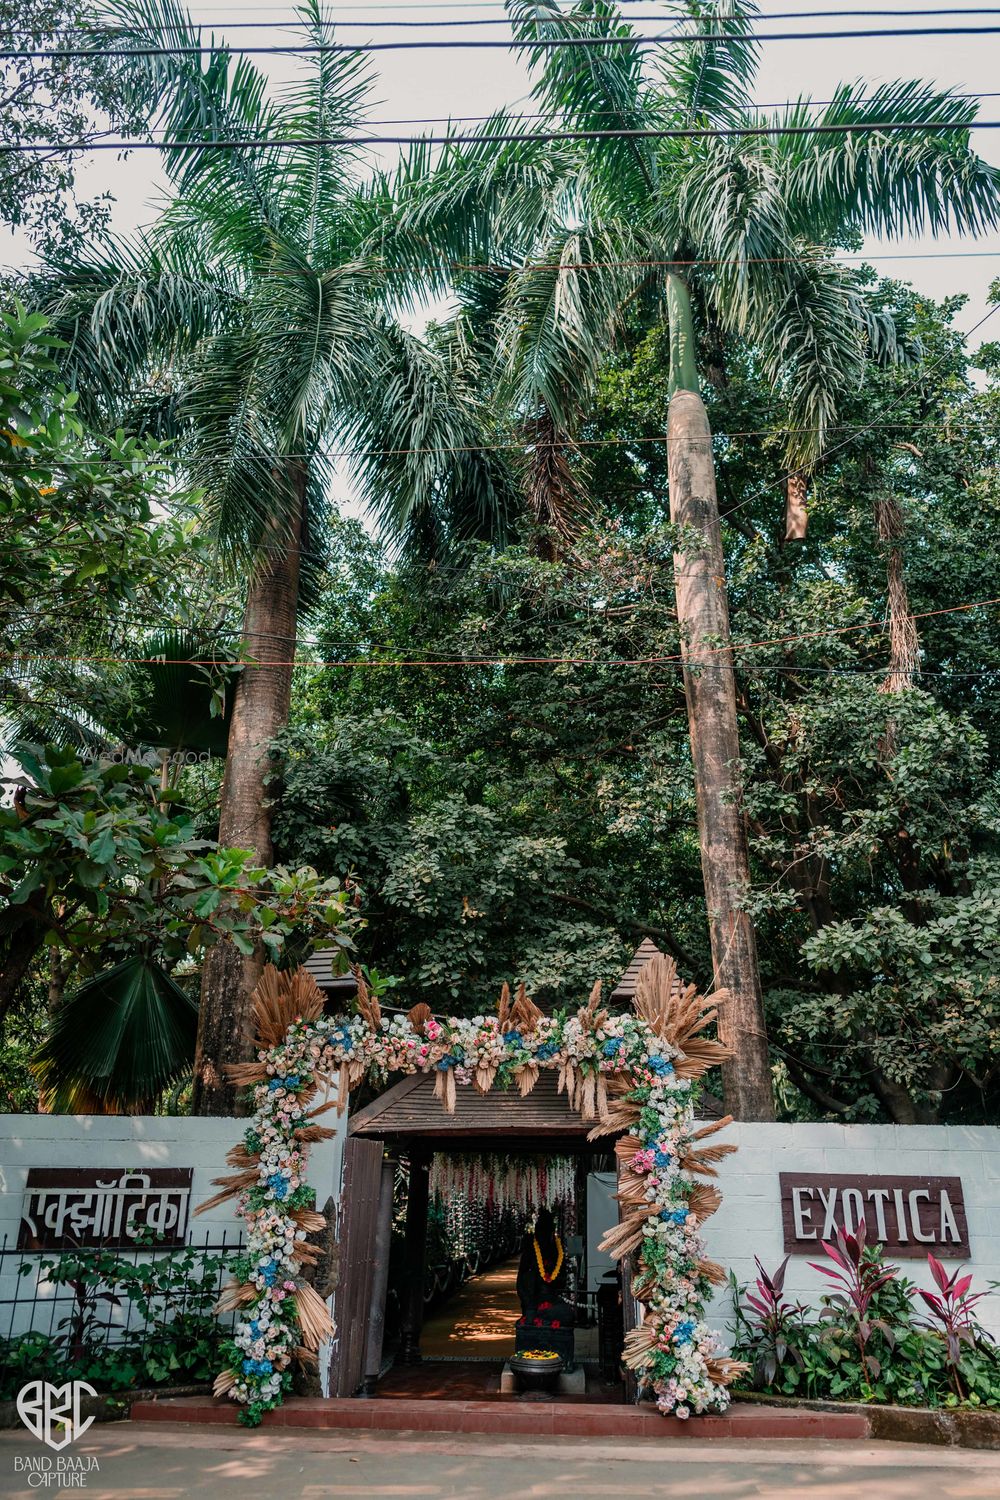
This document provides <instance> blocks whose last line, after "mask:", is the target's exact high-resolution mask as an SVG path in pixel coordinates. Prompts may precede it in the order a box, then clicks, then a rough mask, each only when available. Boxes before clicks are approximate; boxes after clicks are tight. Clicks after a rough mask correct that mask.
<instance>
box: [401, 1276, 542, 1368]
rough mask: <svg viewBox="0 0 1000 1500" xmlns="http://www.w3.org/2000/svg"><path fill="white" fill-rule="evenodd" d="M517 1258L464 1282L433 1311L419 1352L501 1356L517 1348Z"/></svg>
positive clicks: (433, 1356)
mask: <svg viewBox="0 0 1000 1500" xmlns="http://www.w3.org/2000/svg"><path fill="white" fill-rule="evenodd" d="M520 1312H521V1309H520V1307H519V1306H518V1301H517V1260H516V1259H515V1260H508V1261H504V1263H503V1264H502V1265H500V1266H494V1267H493V1269H492V1271H486V1272H485V1273H484V1274H483V1275H482V1276H474V1277H473V1278H472V1280H471V1281H467V1282H465V1284H464V1286H462V1287H461V1288H460V1289H459V1290H458V1291H457V1292H456V1293H455V1295H454V1297H449V1299H448V1301H447V1302H444V1303H442V1304H441V1306H440V1307H438V1308H436V1309H435V1311H434V1312H432V1313H431V1314H430V1316H429V1317H428V1318H427V1320H426V1322H425V1323H424V1327H423V1332H422V1333H421V1335H420V1352H421V1353H422V1354H424V1355H425V1356H426V1357H427V1358H429V1359H441V1358H443V1357H450V1358H452V1359H482V1358H485V1359H499V1360H500V1361H501V1362H502V1361H503V1360H504V1359H506V1357H507V1355H508V1354H511V1353H513V1350H514V1324H515V1323H516V1322H517V1320H518V1317H519V1316H520Z"/></svg>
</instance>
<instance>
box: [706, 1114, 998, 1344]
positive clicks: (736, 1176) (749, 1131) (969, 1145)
mask: <svg viewBox="0 0 1000 1500" xmlns="http://www.w3.org/2000/svg"><path fill="white" fill-rule="evenodd" d="M715 1141H718V1142H720V1144H721V1143H722V1142H723V1141H728V1142H730V1143H732V1144H733V1145H735V1146H738V1148H739V1149H738V1151H737V1152H736V1153H735V1154H734V1155H732V1156H727V1157H726V1158H725V1159H724V1160H723V1161H722V1162H720V1163H719V1166H718V1172H719V1176H718V1186H719V1188H720V1190H721V1192H722V1206H721V1208H720V1209H719V1210H718V1212H717V1213H715V1214H713V1215H712V1217H711V1218H710V1219H709V1220H708V1221H707V1222H706V1224H705V1229H704V1238H705V1242H706V1245H707V1247H708V1253H709V1255H710V1257H711V1258H712V1260H715V1261H719V1262H720V1263H721V1264H722V1265H724V1266H725V1267H726V1270H727V1271H728V1270H732V1271H733V1272H734V1273H735V1275H736V1278H737V1280H738V1281H739V1282H740V1283H741V1284H744V1283H746V1282H748V1281H750V1282H752V1281H753V1279H754V1277H755V1275H756V1271H755V1268H754V1256H757V1257H758V1258H759V1260H760V1262H761V1264H762V1265H763V1267H764V1269H765V1271H767V1272H768V1273H770V1272H772V1271H774V1270H776V1269H777V1267H778V1266H779V1265H780V1264H781V1261H782V1260H783V1259H784V1256H785V1250H784V1242H783V1235H782V1225H781V1196H780V1190H779V1183H778V1174H779V1173H780V1172H803V1173H807V1174H808V1173H815V1174H817V1175H822V1174H825V1173H858V1174H860V1175H862V1176H883V1177H886V1176H894V1175H897V1174H898V1175H899V1176H901V1177H919V1176H924V1175H927V1176H932V1177H959V1178H961V1181H962V1190H963V1194H964V1198H965V1213H966V1218H967V1221H968V1227H969V1245H970V1248H971V1251H972V1254H971V1256H970V1257H969V1258H968V1259H967V1260H966V1259H965V1258H963V1259H962V1260H955V1259H953V1258H951V1257H949V1256H948V1255H947V1254H946V1253H945V1252H943V1251H941V1250H940V1249H935V1251H934V1253H935V1255H937V1257H938V1258H939V1259H940V1260H942V1261H943V1262H944V1264H945V1266H946V1267H947V1268H948V1271H949V1274H950V1272H951V1271H953V1270H955V1268H956V1267H957V1266H958V1265H961V1264H966V1265H967V1266H968V1268H969V1269H970V1270H971V1271H973V1272H974V1274H975V1281H974V1283H973V1289H974V1290H978V1291H985V1290H986V1289H987V1284H988V1283H989V1282H990V1281H1000V1129H997V1128H996V1127H993V1126H963V1125H943V1126H938V1125H812V1124H801V1125H754V1124H743V1123H740V1124H734V1125H730V1126H728V1127H727V1128H726V1129H725V1130H723V1131H720V1132H719V1134H718V1135H717V1136H713V1137H712V1142H713V1143H714V1142H715ZM870 1233H871V1231H870V1229H869V1234H870ZM816 1252H818V1253H814V1254H810V1255H808V1256H806V1255H799V1254H795V1255H792V1257H791V1258H790V1260H789V1262H788V1271H787V1274H786V1278H785V1292H786V1295H788V1296H790V1297H791V1298H792V1299H793V1300H797V1299H801V1300H802V1301H803V1302H806V1303H809V1304H810V1305H816V1303H817V1300H818V1297H819V1294H820V1293H821V1292H822V1291H825V1290H831V1289H832V1288H831V1284H830V1283H829V1282H828V1281H827V1279H826V1277H824V1276H821V1275H820V1274H819V1272H818V1271H813V1270H811V1269H810V1266H809V1261H810V1260H814V1261H822V1260H823V1259H824V1256H823V1252H822V1248H821V1246H820V1245H819V1244H818V1243H817V1245H816ZM887 1259H889V1260H890V1261H892V1262H893V1263H894V1264H896V1265H898V1266H899V1267H900V1268H901V1270H902V1272H903V1274H904V1275H905V1276H907V1277H909V1279H910V1280H911V1281H914V1282H916V1284H917V1285H918V1286H923V1287H926V1288H927V1289H928V1290H931V1289H933V1282H932V1281H931V1278H930V1276H929V1273H928V1270H927V1261H926V1258H922V1259H920V1260H911V1259H905V1260H902V1259H898V1258H896V1257H893V1256H892V1255H891V1254H889V1255H888V1256H887ZM978 1315H979V1318H980V1321H981V1322H982V1323H983V1324H984V1326H985V1327H987V1328H988V1329H989V1330H990V1332H991V1333H992V1334H993V1335H994V1337H996V1338H1000V1291H998V1292H996V1293H994V1294H992V1295H991V1296H989V1297H987V1298H985V1299H984V1301H982V1302H981V1303H980V1304H979V1307H978ZM730 1318H731V1298H730V1294H729V1290H728V1288H723V1289H722V1290H721V1292H720V1293H719V1294H718V1295H717V1296H716V1298H715V1300H714V1302H713V1305H712V1312H711V1316H710V1321H711V1322H712V1323H713V1324H714V1325H715V1326H716V1327H719V1328H722V1327H724V1326H725V1325H726V1323H727V1322H728V1321H729V1320H730Z"/></svg>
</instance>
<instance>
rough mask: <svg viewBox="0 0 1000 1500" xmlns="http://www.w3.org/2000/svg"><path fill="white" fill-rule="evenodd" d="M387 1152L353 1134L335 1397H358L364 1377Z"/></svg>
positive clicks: (340, 1236) (344, 1207)
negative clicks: (385, 1154)
mask: <svg viewBox="0 0 1000 1500" xmlns="http://www.w3.org/2000/svg"><path fill="white" fill-rule="evenodd" d="M382 1154H383V1146H382V1142H381V1141H373V1140H364V1139H362V1138H361V1137H355V1136H348V1138H347V1142H346V1145H345V1147H344V1173H343V1179H342V1185H341V1190H340V1209H339V1211H338V1214H337V1240H338V1244H339V1247H340V1279H339V1281H338V1284H337V1290H336V1292H335V1293H334V1299H333V1318H334V1322H335V1324H336V1332H335V1334H334V1336H333V1348H332V1353H331V1357H330V1395H331V1396H353V1395H354V1393H355V1391H356V1390H357V1389H358V1387H359V1386H360V1385H361V1384H362V1382H363V1380H364V1375H365V1351H366V1347H367V1342H368V1318H369V1314H370V1311H371V1298H372V1282H373V1281H374V1277H375V1231H376V1227H377V1223H378V1204H379V1188H380V1185H381V1181H382Z"/></svg>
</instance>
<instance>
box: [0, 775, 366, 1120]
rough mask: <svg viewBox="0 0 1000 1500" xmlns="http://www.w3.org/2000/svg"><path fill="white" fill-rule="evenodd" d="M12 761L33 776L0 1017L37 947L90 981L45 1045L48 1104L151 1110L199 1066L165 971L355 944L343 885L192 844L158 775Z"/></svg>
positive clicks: (17, 834) (14, 831)
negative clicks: (203, 961)
mask: <svg viewBox="0 0 1000 1500" xmlns="http://www.w3.org/2000/svg"><path fill="white" fill-rule="evenodd" d="M19 758H20V761H21V763H22V766H23V768H24V773H25V774H24V775H23V776H22V777H21V778H15V782H16V786H15V796H14V802H13V805H12V806H10V807H3V808H0V1021H3V1020H5V1019H6V1017H7V1015H8V1013H9V1012H10V1010H11V1007H12V1006H13V1005H14V1004H15V1001H16V1000H17V998H18V995H19V991H20V988H21V985H22V982H23V980H24V979H25V976H26V975H27V974H28V971H29V967H30V965H31V963H32V961H33V959H34V958H35V957H36V955H37V954H38V953H39V951H40V949H41V948H42V947H43V945H45V946H47V947H50V948H52V949H56V950H60V951H62V952H63V953H64V954H65V955H66V956H67V958H68V960H69V969H70V972H75V974H76V976H77V978H78V979H83V980H84V981H85V983H84V985H83V987H82V989H81V991H80V992H79V993H78V995H77V996H76V997H75V999H74V1000H73V1001H70V1002H66V1016H65V1017H63V1015H62V1012H57V1017H56V1026H55V1028H54V1030H52V1032H51V1033H50V1035H49V1036H48V1038H47V1040H46V1042H45V1045H44V1047H43V1052H42V1055H43V1056H44V1058H45V1063H46V1067H45V1083H46V1088H47V1089H48V1090H49V1091H52V1090H54V1091H55V1097H57V1098H60V1097H63V1095H65V1097H66V1098H68V1099H72V1098H74V1097H75V1098H77V1099H79V1095H80V1090H81V1089H82V1090H83V1091H84V1093H85V1095H89V1096H94V1095H97V1096H100V1097H101V1098H103V1099H104V1100H105V1101H110V1102H114V1103H116V1104H118V1105H119V1106H121V1104H122V1102H123V1101H124V1100H126V1099H131V1100H132V1102H133V1103H135V1102H137V1101H138V1102H142V1103H148V1102H149V1100H150V1099H151V1097H154V1096H155V1095H156V1094H157V1093H158V1092H159V1091H160V1090H162V1088H163V1087H164V1086H165V1085H166V1084H167V1083H168V1082H170V1081H171V1080H172V1079H173V1078H174V1077H175V1076H176V1074H177V1071H178V1068H179V1067H180V1066H181V1064H182V1063H187V1064H188V1065H190V1062H191V1056H192V1052H193V1043H194V1034H193V1030H190V1021H191V1020H193V1017H194V1007H193V1005H191V1004H190V1003H189V1002H187V1000H186V997H185V996H184V994H183V992H182V991H179V990H178V989H177V986H176V985H174V984H173V982H172V981H171V980H170V979H169V977H168V973H167V970H169V969H171V968H173V967H174V966H175V965H176V964H178V963H179V962H181V961H186V960H188V959H190V958H199V957H200V956H201V955H202V954H203V953H204V952H205V951H207V950H210V949H211V947H212V946H213V945H214V944H215V943H217V942H219V941H227V942H230V943H232V944H233V946H234V947H236V949H237V950H238V951H239V952H241V953H244V954H251V953H253V951H254V950H255V948H256V947H257V946H261V947H263V948H264V949H265V951H267V953H268V954H269V955H270V957H271V958H272V959H273V960H275V961H277V962H279V963H280V962H283V961H284V959H285V955H286V952H287V953H290V954H291V955H293V956H294V955H301V953H302V952H303V951H304V949H305V948H307V947H308V946H309V944H310V943H311V942H312V941H314V940H321V941H322V942H323V944H324V946H328V945H331V944H332V945H333V946H335V947H339V948H340V949H342V950H346V949H349V948H350V947H351V945H352V939H351V933H352V930H353V929H354V928H355V927H356V925H357V917H356V914H355V909H354V906H353V904H352V897H351V894H350V890H349V888H348V886H347V885H346V884H345V883H343V882H342V881H340V880H338V879H336V878H335V877H330V878H327V879H321V878H320V877H319V876H318V875H317V874H316V872H315V871H314V870H310V869H308V868H300V869H296V870H286V869H283V868H281V867H276V868H275V869H272V870H264V869H261V868H260V867H259V866H258V865H256V864H255V863H254V858H253V854H252V852H251V851H249V850H244V849H233V848H220V847H219V846H218V845H216V844H215V843H214V842H212V841H210V840H206V839H203V838H200V837H198V833H197V829H196V827H195V825H194V821H193V819H192V817H191V815H190V813H188V812H186V811H185V809H184V808H183V804H182V803H181V801H180V794H179V793H178V792H177V791H176V790H173V789H166V790H165V789H164V788H163V787H162V786H160V785H159V779H158V777H157V775H156V772H155V770H154V769H153V768H152V767H148V766H127V765H121V764H117V765H115V764H109V763H107V762H94V761H88V760H86V759H81V758H80V757H78V756H77V755H76V754H74V752H73V751H71V750H62V751H60V750H58V749H56V748H54V747H49V749H48V750H47V751H46V752H45V753H43V752H41V751H40V750H37V749H31V748H22V749H21V750H20V752H19ZM109 962H110V963H111V965H112V967H111V969H110V970H109V969H108V967H107V966H108V964H109ZM84 1016H87V1017H88V1018H89V1019H88V1020H87V1023H86V1030H87V1033H88V1035H87V1038H86V1040H85V1041H82V1042H81V1039H80V1035H79V1031H80V1028H81V1027H83V1024H84V1023H83V1021H82V1020H81V1018H82V1017H84ZM186 1022H187V1024H186ZM74 1026H75V1027H76V1028H77V1032H78V1034H77V1039H76V1042H75V1044H74V1042H73V1030H74ZM189 1030H190V1035H189V1034H188V1032H189ZM186 1042H190V1044H191V1051H187V1050H186ZM88 1069H89V1071H88ZM67 1091H68V1092H67Z"/></svg>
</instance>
